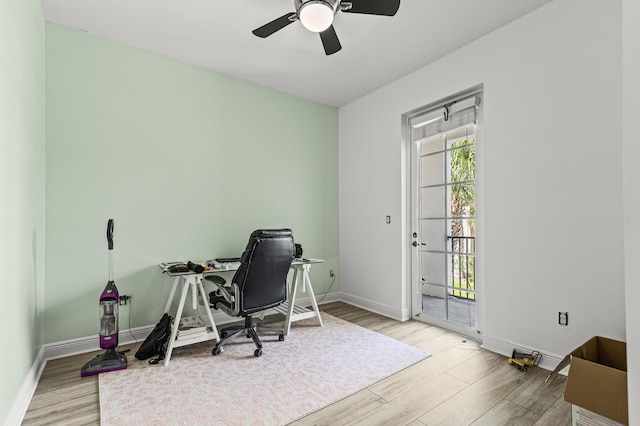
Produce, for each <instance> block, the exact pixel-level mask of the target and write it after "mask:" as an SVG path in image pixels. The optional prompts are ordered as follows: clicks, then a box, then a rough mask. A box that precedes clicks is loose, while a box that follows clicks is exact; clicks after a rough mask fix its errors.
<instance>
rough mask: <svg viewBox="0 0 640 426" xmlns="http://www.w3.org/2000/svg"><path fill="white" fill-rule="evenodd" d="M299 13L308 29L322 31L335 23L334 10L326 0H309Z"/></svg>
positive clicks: (315, 31) (316, 31) (301, 20)
mask: <svg viewBox="0 0 640 426" xmlns="http://www.w3.org/2000/svg"><path fill="white" fill-rule="evenodd" d="M298 15H299V18H300V22H302V25H304V27H305V28H306V29H308V30H309V31H312V32H314V33H321V32H323V31H324V30H326V29H327V28H329V27H330V26H331V24H332V23H333V16H334V11H333V8H332V7H331V5H330V4H329V3H327V2H325V1H321V0H318V1H308V2H306V3H304V4H303V5H302V6H301V7H300V11H299V12H298Z"/></svg>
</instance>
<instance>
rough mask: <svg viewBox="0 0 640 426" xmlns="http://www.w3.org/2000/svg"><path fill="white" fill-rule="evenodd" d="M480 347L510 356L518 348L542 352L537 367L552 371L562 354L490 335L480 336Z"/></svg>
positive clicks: (524, 350) (523, 350) (560, 359)
mask: <svg viewBox="0 0 640 426" xmlns="http://www.w3.org/2000/svg"><path fill="white" fill-rule="evenodd" d="M482 347H483V348H484V349H487V350H489V351H491V352H495V353H498V354H500V355H504V356H508V357H510V356H511V354H512V352H513V350H514V349H518V350H520V351H522V352H525V353H526V352H533V351H537V352H540V353H541V354H542V358H540V364H538V366H539V367H541V368H544V369H545V370H549V371H553V369H555V368H556V367H557V365H558V364H560V361H562V358H563V356H559V355H557V354H552V353H545V352H542V351H540V350H538V349H535V348H527V347H524V346H522V345H519V344H517V343H513V342H507V341H504V340H498V339H493V338H491V337H486V336H484V337H482Z"/></svg>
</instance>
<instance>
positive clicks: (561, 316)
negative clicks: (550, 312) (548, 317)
mask: <svg viewBox="0 0 640 426" xmlns="http://www.w3.org/2000/svg"><path fill="white" fill-rule="evenodd" d="M558 324H560V325H569V312H558Z"/></svg>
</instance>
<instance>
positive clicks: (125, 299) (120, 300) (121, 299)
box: [118, 294, 131, 306]
mask: <svg viewBox="0 0 640 426" xmlns="http://www.w3.org/2000/svg"><path fill="white" fill-rule="evenodd" d="M129 299H131V296H129V295H127V294H123V295H121V296H120V297H119V298H118V304H119V305H121V306H122V305H126V304H127V302H129Z"/></svg>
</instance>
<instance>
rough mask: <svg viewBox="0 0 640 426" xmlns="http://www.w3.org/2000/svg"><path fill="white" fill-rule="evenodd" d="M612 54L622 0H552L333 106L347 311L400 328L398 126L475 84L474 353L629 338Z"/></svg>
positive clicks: (403, 249) (617, 58) (403, 254)
mask: <svg viewBox="0 0 640 426" xmlns="http://www.w3.org/2000/svg"><path fill="white" fill-rule="evenodd" d="M452 31H455V29H452ZM434 42H437V41H435V40H425V43H434ZM621 58H622V56H621V2H620V1H602V0H556V1H554V2H552V3H549V4H548V5H546V6H544V7H542V8H540V9H538V10H536V11H534V12H533V13H531V14H529V15H526V16H524V17H523V18H521V19H519V20H517V21H515V22H513V23H511V24H509V25H507V26H505V27H503V28H501V29H499V30H497V31H495V32H493V33H491V34H489V35H488V36H486V37H483V38H481V39H479V40H477V41H475V42H473V43H471V44H470V45H467V46H466V47H464V48H462V49H459V50H458V51H455V52H453V53H451V54H449V55H447V56H445V57H443V58H441V59H440V60H438V61H436V62H434V63H432V64H430V65H428V66H426V67H424V68H422V69H420V70H417V71H416V72H414V73H412V74H410V75H407V76H405V77H403V78H401V79H399V80H397V81H395V82H393V83H391V84H389V85H387V86H385V87H383V88H380V89H379V90H376V91H375V92H373V93H371V94H369V95H367V96H365V97H363V98H361V99H359V100H357V101H355V102H353V103H351V104H349V105H346V106H344V107H343V108H341V109H340V147H339V158H340V164H339V173H340V181H339V182H340V183H339V192H340V195H339V203H340V207H339V209H340V215H339V219H340V237H339V238H340V243H339V251H340V271H341V290H342V292H343V293H344V294H345V299H346V300H349V301H351V302H352V303H357V304H359V305H361V306H365V307H367V308H369V309H374V310H377V311H379V312H381V313H385V314H387V315H390V316H395V317H398V318H400V317H402V318H405V317H406V315H407V313H408V312H409V306H410V305H409V303H408V302H409V298H408V297H407V294H408V292H407V289H408V286H409V283H408V281H407V280H408V277H407V272H406V264H407V263H406V259H407V256H408V254H409V253H410V252H409V248H410V247H409V242H410V240H409V239H408V236H409V233H410V232H411V230H410V229H405V228H404V227H403V218H405V217H406V212H407V201H406V192H405V183H404V180H405V176H406V167H407V165H406V159H405V158H406V156H405V149H404V147H403V146H402V142H401V130H402V129H401V114H403V113H405V112H408V111H410V110H412V109H415V108H418V107H420V106H423V105H426V104H429V103H432V102H434V101H437V100H439V99H441V98H444V97H447V96H450V95H452V94H454V93H456V92H460V91H463V90H466V89H469V88H471V87H473V86H476V85H479V84H484V104H483V108H484V139H483V140H482V141H481V144H482V146H481V147H480V148H479V154H478V155H479V157H481V161H482V164H481V165H479V168H481V170H482V171H481V173H480V176H479V178H478V191H479V193H480V194H481V199H480V200H479V204H480V206H479V213H478V214H479V216H480V219H479V223H478V227H479V236H480V239H481V241H479V244H480V247H482V250H483V251H482V253H481V257H480V258H479V260H478V263H479V265H478V267H479V268H481V272H482V274H481V276H480V277H481V278H482V280H481V281H480V278H479V282H478V285H479V286H482V289H481V290H480V291H481V293H480V297H481V299H482V303H483V304H484V310H481V311H480V318H479V321H480V322H479V328H480V329H481V331H482V334H483V339H484V340H485V343H486V342H493V344H494V345H496V344H498V343H501V344H504V345H503V346H505V347H506V345H512V344H517V345H520V346H523V347H525V348H532V349H537V350H540V351H543V352H544V353H547V354H553V355H557V356H561V355H563V354H565V353H567V352H568V351H570V350H572V349H573V348H575V347H576V346H577V345H578V344H580V343H581V342H582V341H584V340H586V339H587V338H588V337H590V336H592V335H606V336H610V337H613V338H619V339H624V338H625V303H624V291H625V287H624V275H623V223H622V171H621V166H622V143H621V139H622V134H621V112H622V111H621V100H622V93H621V60H622V59H621ZM386 215H391V216H392V223H391V224H390V225H387V224H385V221H384V218H385V216H386ZM558 311H568V312H569V314H570V324H569V326H568V327H561V326H559V325H558V324H557V322H558V319H557V317H558Z"/></svg>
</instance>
